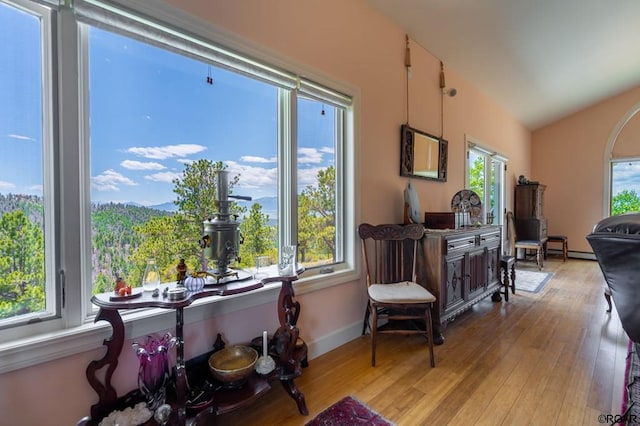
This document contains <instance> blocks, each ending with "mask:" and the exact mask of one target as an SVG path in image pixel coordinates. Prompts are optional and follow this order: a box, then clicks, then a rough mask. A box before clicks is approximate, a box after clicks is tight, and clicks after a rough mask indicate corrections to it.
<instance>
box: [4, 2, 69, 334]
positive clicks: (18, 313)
mask: <svg viewBox="0 0 640 426" xmlns="http://www.w3.org/2000/svg"><path fill="white" fill-rule="evenodd" d="M50 31H51V23H50V18H49V14H48V11H47V9H46V8H44V7H39V6H38V5H34V4H30V3H27V2H19V3H11V4H5V3H0V93H2V95H1V96H0V158H2V167H0V328H6V327H9V326H15V325H20V324H24V323H25V322H29V321H30V322H39V321H41V320H44V319H48V318H54V317H55V316H57V315H58V314H59V308H60V306H59V301H58V300H57V298H56V297H55V294H56V292H55V288H56V282H55V279H56V277H55V273H54V271H55V265H54V263H55V259H56V256H55V253H56V251H55V242H54V238H53V236H54V234H53V232H54V226H53V224H54V221H53V208H52V203H51V200H53V199H54V197H55V193H54V181H53V179H52V176H53V171H54V167H55V165H54V164H53V162H52V159H53V158H54V153H53V151H52V147H53V146H54V143H53V140H52V131H51V121H52V117H51V103H52V99H51V85H50V84H49V83H50V82H51V80H52V75H51V66H50V60H51V56H50V54H49V53H50V52H49V50H48V48H49V44H48V40H50V38H51V32H50Z"/></svg>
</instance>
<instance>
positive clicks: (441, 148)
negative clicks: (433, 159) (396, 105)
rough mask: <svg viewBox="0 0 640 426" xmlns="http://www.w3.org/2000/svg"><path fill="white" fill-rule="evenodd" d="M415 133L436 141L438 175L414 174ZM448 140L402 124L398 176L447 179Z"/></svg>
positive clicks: (442, 180)
mask: <svg viewBox="0 0 640 426" xmlns="http://www.w3.org/2000/svg"><path fill="white" fill-rule="evenodd" d="M416 135H420V136H424V137H426V138H428V139H430V140H433V141H434V142H437V143H438V176H437V177H430V176H423V175H421V174H416V173H415V171H414V145H415V139H416ZM448 146H449V142H447V141H446V140H445V139H442V138H439V137H437V136H433V135H430V134H429V133H426V132H423V131H420V130H418V129H414V128H413V127H410V126H409V125H408V124H403V125H402V126H401V128H400V176H407V177H412V178H417V179H426V180H435V181H438V182H446V181H447V156H448Z"/></svg>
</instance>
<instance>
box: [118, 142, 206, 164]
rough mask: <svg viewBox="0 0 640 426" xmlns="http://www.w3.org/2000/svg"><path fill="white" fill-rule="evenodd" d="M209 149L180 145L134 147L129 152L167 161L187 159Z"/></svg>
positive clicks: (201, 146)
mask: <svg viewBox="0 0 640 426" xmlns="http://www.w3.org/2000/svg"><path fill="white" fill-rule="evenodd" d="M206 149H207V147H206V146H203V145H196V144H187V143H185V144H179V145H166V146H147V147H132V148H129V149H127V152H130V153H132V154H136V155H138V156H140V157H144V158H151V159H154V160H166V159H167V158H173V157H186V156H187V155H192V154H197V153H199V152H202V151H204V150H206Z"/></svg>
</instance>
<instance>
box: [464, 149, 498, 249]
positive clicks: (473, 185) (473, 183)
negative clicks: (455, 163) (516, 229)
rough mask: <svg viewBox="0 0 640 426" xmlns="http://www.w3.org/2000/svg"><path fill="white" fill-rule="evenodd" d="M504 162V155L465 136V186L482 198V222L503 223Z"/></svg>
mask: <svg viewBox="0 0 640 426" xmlns="http://www.w3.org/2000/svg"><path fill="white" fill-rule="evenodd" d="M506 164H507V159H506V158H505V157H504V156H502V155H500V154H498V153H496V152H495V151H493V150H491V149H488V148H486V147H483V146H482V145H480V144H479V143H477V142H474V141H472V140H471V139H470V138H469V137H467V164H466V187H467V188H469V189H471V190H473V191H474V192H475V193H477V194H478V196H479V197H480V199H481V200H482V205H483V212H484V214H485V217H484V218H483V223H491V224H495V225H503V224H504V213H505V212H504V209H505V198H506V191H505V182H504V179H505V178H504V177H505V170H506ZM505 234H506V233H505V232H503V239H504V236H505ZM503 246H504V245H503Z"/></svg>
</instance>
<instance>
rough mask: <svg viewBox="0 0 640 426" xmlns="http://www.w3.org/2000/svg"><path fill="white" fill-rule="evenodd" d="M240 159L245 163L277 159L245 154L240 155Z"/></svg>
mask: <svg viewBox="0 0 640 426" xmlns="http://www.w3.org/2000/svg"><path fill="white" fill-rule="evenodd" d="M240 161H244V162H245V163H276V162H277V161H278V159H277V158H276V157H271V158H265V157H257V156H253V155H245V156H242V157H240Z"/></svg>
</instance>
